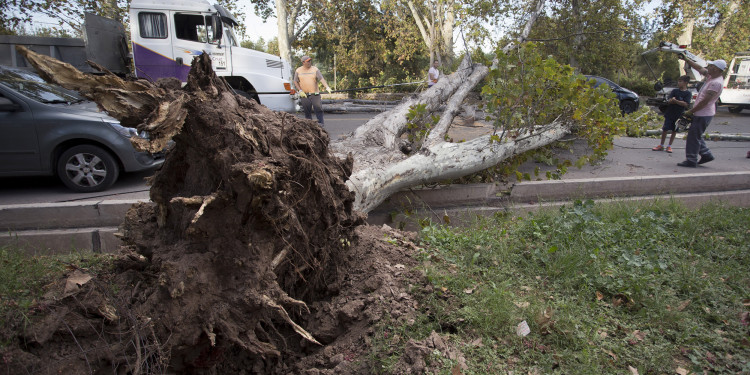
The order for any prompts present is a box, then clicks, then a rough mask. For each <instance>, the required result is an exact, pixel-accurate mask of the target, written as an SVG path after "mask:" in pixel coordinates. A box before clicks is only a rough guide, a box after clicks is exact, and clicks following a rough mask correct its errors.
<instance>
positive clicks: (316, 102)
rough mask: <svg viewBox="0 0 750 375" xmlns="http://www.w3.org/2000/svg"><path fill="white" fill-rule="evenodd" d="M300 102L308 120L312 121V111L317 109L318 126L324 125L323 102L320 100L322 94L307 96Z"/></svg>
mask: <svg viewBox="0 0 750 375" xmlns="http://www.w3.org/2000/svg"><path fill="white" fill-rule="evenodd" d="M299 102H300V104H301V105H302V109H303V110H304V111H305V118H306V119H308V120H312V110H313V109H315V117H317V118H318V124H320V125H323V102H322V101H321V100H320V94H317V95H316V94H307V97H306V98H300V99H299Z"/></svg>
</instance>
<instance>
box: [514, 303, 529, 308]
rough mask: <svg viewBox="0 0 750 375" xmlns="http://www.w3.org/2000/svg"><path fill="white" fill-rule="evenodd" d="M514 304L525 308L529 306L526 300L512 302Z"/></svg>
mask: <svg viewBox="0 0 750 375" xmlns="http://www.w3.org/2000/svg"><path fill="white" fill-rule="evenodd" d="M513 304H514V305H516V306H517V307H518V308H521V309H525V308H527V307H529V303H528V302H513Z"/></svg>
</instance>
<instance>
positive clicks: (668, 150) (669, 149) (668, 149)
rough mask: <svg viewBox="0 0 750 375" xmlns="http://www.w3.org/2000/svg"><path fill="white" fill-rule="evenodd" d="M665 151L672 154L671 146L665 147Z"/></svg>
mask: <svg viewBox="0 0 750 375" xmlns="http://www.w3.org/2000/svg"><path fill="white" fill-rule="evenodd" d="M666 151H667V152H668V153H670V154H671V153H672V146H667V150H666Z"/></svg>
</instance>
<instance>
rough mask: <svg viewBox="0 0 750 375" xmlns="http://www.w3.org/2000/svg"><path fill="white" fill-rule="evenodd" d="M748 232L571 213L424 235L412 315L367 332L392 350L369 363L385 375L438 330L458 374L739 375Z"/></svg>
mask: <svg viewBox="0 0 750 375" xmlns="http://www.w3.org/2000/svg"><path fill="white" fill-rule="evenodd" d="M749 221H750V210H748V209H746V208H736V207H725V206H707V207H703V208H701V209H699V210H697V211H692V210H689V209H687V208H685V207H683V206H681V205H680V204H678V203H675V202H673V201H659V202H655V203H654V202H650V203H646V204H633V203H632V202H629V203H620V204H611V205H599V204H594V203H593V202H591V201H586V202H582V201H579V202H576V203H575V204H573V205H567V206H565V207H562V208H560V209H558V210H556V211H553V210H549V211H542V212H539V213H536V214H531V215H529V216H527V217H522V216H515V215H511V214H503V215H498V216H497V217H495V218H494V219H477V220H476V221H475V222H474V223H473V224H471V225H470V226H469V227H467V228H463V229H460V228H448V227H444V226H437V225H427V226H425V227H424V228H423V229H422V230H421V232H420V236H421V238H422V240H423V245H424V247H423V248H422V249H421V252H420V254H421V257H422V260H423V265H422V270H423V272H424V273H425V274H426V277H427V279H428V286H427V288H425V289H423V288H415V289H416V290H413V293H414V294H416V295H417V296H419V297H418V298H419V306H420V307H421V314H420V315H418V316H417V317H416V318H415V323H414V324H412V325H403V326H402V325H395V324H393V323H388V322H384V323H383V324H382V325H381V326H380V327H379V328H377V329H376V333H375V338H374V340H373V341H374V342H375V343H378V342H383V341H385V342H387V344H388V345H383V346H376V347H375V348H374V352H373V353H372V355H371V358H372V359H373V360H375V361H376V362H375V367H378V368H379V365H381V364H382V365H384V366H388V365H389V364H391V363H392V362H393V360H394V357H398V356H400V355H401V353H403V348H404V345H405V344H406V343H407V342H408V341H409V340H421V339H424V338H425V337H427V336H428V335H429V333H430V332H431V331H433V330H434V331H437V332H440V333H442V334H444V335H447V336H448V338H449V341H450V342H451V343H452V344H453V345H454V346H456V347H457V348H459V349H460V350H461V351H462V352H463V355H464V357H465V358H466V360H467V367H468V370H466V371H465V372H462V373H464V374H502V373H509V372H510V371H513V372H514V373H519V372H521V373H526V372H527V370H528V369H532V368H536V369H537V370H536V371H533V372H535V373H542V374H573V373H575V374H624V373H630V372H629V371H628V366H632V367H633V368H635V369H637V371H638V372H639V373H641V374H650V373H655V374H666V373H675V372H676V370H677V369H678V368H679V367H682V368H683V369H685V370H687V371H689V372H690V373H704V372H706V373H712V374H719V373H726V374H735V373H744V372H747V371H748V369H750V348H748V346H747V338H746V335H747V324H748V321H749V319H750V318H748V307H747V303H748V301H750V300H749V298H750V293H749V292H748V290H750V289H748V288H747V285H748V283H750V276H749V275H748V273H747V269H748V267H750V253H748V252H747V243H749V242H750V231H748V230H747V227H746V224H745V223H747V222H749ZM522 321H526V322H527V323H528V325H529V326H530V329H531V333H530V334H529V335H528V336H525V337H519V336H517V335H516V327H517V325H518V324H519V323H521V322H522ZM388 332H390V333H391V335H390V337H388V339H387V340H386V339H385V338H384V337H383V334H384V333H388ZM437 356H438V358H439V359H440V360H437V359H438V358H432V362H431V363H430V365H431V366H432V367H433V368H435V371H436V373H438V372H439V373H450V370H451V368H452V367H453V366H455V364H456V362H455V361H449V360H448V359H447V358H444V357H443V354H442V353H437ZM443 361H447V363H444V362H443ZM386 368H387V367H386ZM685 373H687V372H685Z"/></svg>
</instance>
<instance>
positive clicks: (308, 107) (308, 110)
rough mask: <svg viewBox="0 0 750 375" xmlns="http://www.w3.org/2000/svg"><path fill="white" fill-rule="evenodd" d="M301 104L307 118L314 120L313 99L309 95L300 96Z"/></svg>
mask: <svg viewBox="0 0 750 375" xmlns="http://www.w3.org/2000/svg"><path fill="white" fill-rule="evenodd" d="M299 104H301V105H302V109H303V110H304V111H305V118H306V119H308V120H312V101H311V100H310V96H309V95H308V96H307V97H306V98H300V99H299Z"/></svg>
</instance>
